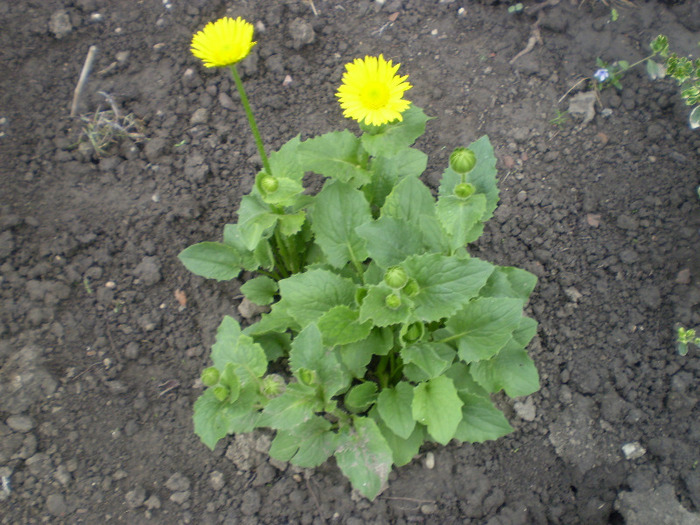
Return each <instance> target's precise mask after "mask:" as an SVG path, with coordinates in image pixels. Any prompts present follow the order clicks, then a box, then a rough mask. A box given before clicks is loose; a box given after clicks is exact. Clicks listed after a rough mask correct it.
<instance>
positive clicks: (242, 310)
mask: <svg viewBox="0 0 700 525" xmlns="http://www.w3.org/2000/svg"><path fill="white" fill-rule="evenodd" d="M269 311H270V307H269V306H260V305H257V304H255V303H253V302H251V301H249V300H248V298H247V297H244V298H243V300H242V301H241V304H239V305H238V313H239V314H241V317H243V318H244V319H252V318H253V317H255V316H256V315H259V314H262V313H265V312H269Z"/></svg>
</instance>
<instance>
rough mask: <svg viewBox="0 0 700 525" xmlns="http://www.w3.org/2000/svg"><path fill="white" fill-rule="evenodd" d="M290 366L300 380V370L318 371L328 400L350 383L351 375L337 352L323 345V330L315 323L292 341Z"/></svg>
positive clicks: (318, 376) (325, 397) (317, 373)
mask: <svg viewBox="0 0 700 525" xmlns="http://www.w3.org/2000/svg"><path fill="white" fill-rule="evenodd" d="M289 368H290V370H291V371H292V373H293V374H294V375H295V376H296V377H297V378H298V379H299V380H301V374H300V370H313V371H314V372H316V375H317V381H318V382H319V383H320V384H321V385H322V387H323V394H324V395H323V397H324V400H326V401H328V400H330V398H331V397H332V396H333V395H335V394H337V393H338V392H339V391H341V390H343V389H345V388H346V387H347V386H348V385H349V384H350V375H349V374H348V373H347V371H345V370H344V369H343V366H342V364H341V363H340V361H339V360H338V356H337V355H336V354H335V352H333V351H332V349H330V348H325V347H324V346H323V341H322V339H321V332H320V331H319V329H318V326H316V324H313V323H312V324H310V325H308V326H307V327H306V328H304V329H303V330H302V331H301V332H300V333H299V335H298V336H296V338H295V339H294V341H292V349H291V351H290V352H289Z"/></svg>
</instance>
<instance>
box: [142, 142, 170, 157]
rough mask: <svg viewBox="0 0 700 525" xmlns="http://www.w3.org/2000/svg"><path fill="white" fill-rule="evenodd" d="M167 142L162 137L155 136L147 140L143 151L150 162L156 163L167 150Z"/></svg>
mask: <svg viewBox="0 0 700 525" xmlns="http://www.w3.org/2000/svg"><path fill="white" fill-rule="evenodd" d="M167 144H168V143H167V142H166V140H165V139H164V138H161V137H155V138H152V139H150V140H149V141H148V142H146V145H145V146H144V148H143V152H144V154H145V155H146V158H147V159H148V162H153V163H155V162H156V161H157V160H158V159H159V158H160V157H161V156H162V155H163V153H164V152H165V148H166V146H167Z"/></svg>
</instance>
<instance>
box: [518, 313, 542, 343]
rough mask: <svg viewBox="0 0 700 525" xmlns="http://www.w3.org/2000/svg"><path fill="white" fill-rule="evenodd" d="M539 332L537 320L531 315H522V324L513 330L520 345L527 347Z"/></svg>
mask: <svg viewBox="0 0 700 525" xmlns="http://www.w3.org/2000/svg"><path fill="white" fill-rule="evenodd" d="M536 333H537V321H535V320H534V319H531V318H529V317H525V316H523V317H521V318H520V324H519V325H518V327H517V328H516V329H515V330H514V331H513V339H514V340H515V342H516V343H517V344H518V346H520V348H525V347H526V346H527V345H528V344H529V343H530V341H531V340H532V338H533V337H535V334H536Z"/></svg>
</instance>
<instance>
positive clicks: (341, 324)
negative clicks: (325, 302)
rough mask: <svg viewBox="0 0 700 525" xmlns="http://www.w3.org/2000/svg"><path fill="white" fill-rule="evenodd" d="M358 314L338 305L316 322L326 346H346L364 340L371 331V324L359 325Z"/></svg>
mask: <svg viewBox="0 0 700 525" xmlns="http://www.w3.org/2000/svg"><path fill="white" fill-rule="evenodd" d="M359 317H360V312H359V311H358V310H353V309H352V308H350V307H349V306H345V305H340V306H335V307H333V308H331V309H330V310H328V311H327V312H326V313H325V314H323V315H322V316H321V318H320V319H319V320H318V328H319V330H321V334H322V335H323V342H324V343H325V344H326V345H328V346H336V345H346V344H349V343H354V342H355V341H361V340H363V339H365V338H366V337H367V336H368V335H369V333H370V331H371V330H372V323H371V322H370V321H365V322H364V323H360V322H359V321H358V318H359Z"/></svg>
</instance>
